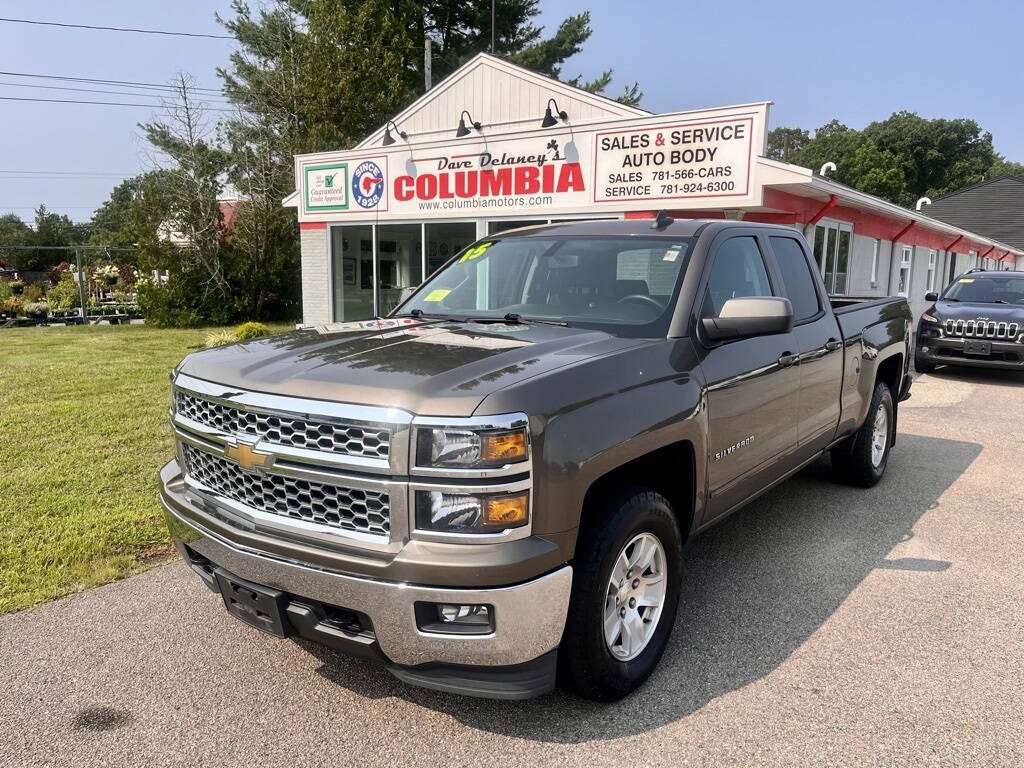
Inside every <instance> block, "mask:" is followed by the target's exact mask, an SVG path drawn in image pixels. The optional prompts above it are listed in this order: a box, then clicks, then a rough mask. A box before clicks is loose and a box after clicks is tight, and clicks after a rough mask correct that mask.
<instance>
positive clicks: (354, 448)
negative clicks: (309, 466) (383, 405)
mask: <svg viewBox="0 0 1024 768" xmlns="http://www.w3.org/2000/svg"><path fill="white" fill-rule="evenodd" d="M174 406H175V411H177V412H178V413H180V414H181V415H182V416H185V417H187V418H189V419H192V421H196V422H198V423H200V424H202V425H203V426H206V427H210V428H211V429H216V430H218V431H220V432H224V433H226V434H229V435H253V436H254V437H258V438H260V439H262V440H267V441H269V442H271V443H276V444H277V445H284V446H290V447H293V448H307V449H309V450H314V451H328V452H331V453H342V454H347V455H349V456H363V457H366V458H370V459H386V458H388V451H389V449H390V447H391V432H390V431H389V430H388V429H386V428H383V427H380V426H377V425H369V424H367V425H360V424H356V423H352V424H334V423H330V422H322V421H313V420H310V419H305V418H300V417H295V416H280V415H274V414H268V413H260V412H258V411H246V410H242V409H240V408H235V407H234V406H230V405H223V404H221V403H217V402H213V401H211V400H206V399H203V398H201V397H196V396H195V395H192V394H190V393H188V392H183V391H181V390H175V392H174Z"/></svg>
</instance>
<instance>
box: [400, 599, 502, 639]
mask: <svg viewBox="0 0 1024 768" xmlns="http://www.w3.org/2000/svg"><path fill="white" fill-rule="evenodd" d="M416 624H417V626H418V627H419V629H420V631H421V632H435V633H441V634H448V635H489V634H490V633H492V632H493V631H494V607H493V606H490V605H473V604H458V603H416Z"/></svg>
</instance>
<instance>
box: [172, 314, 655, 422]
mask: <svg viewBox="0 0 1024 768" xmlns="http://www.w3.org/2000/svg"><path fill="white" fill-rule="evenodd" d="M637 343H638V340H637V339H623V338H618V337H615V336H611V335H610V334H607V333H604V332H601V331H594V330H585V329H580V328H566V327H561V326H552V325H541V324H527V325H518V324H504V323H499V324H489V323H488V324H484V323H470V322H466V323H463V322H451V321H420V320H415V319H413V318H393V319H389V320H371V321H366V322H358V323H336V324H333V325H323V326H316V327H312V328H306V329H302V330H298V331H295V332H292V333H287V334H283V335H280V336H272V337H269V338H266V339H258V340H255V341H249V342H244V343H240V344H232V345H229V346H226V347H219V348H215V349H209V350H204V351H201V352H195V353H193V354H191V355H189V356H188V357H186V358H185V359H184V360H183V361H182V362H181V364H180V365H179V367H178V370H179V371H180V372H182V373H186V374H188V375H189V376H194V377H196V378H200V379H205V380H207V381H211V382H214V383H216V384H223V385H226V386H229V387H238V388H239V389H247V390H252V391H257V392H267V393H272V394H279V395H290V396H293V397H306V398H312V399H320V400H329V401H332V402H344V403H356V404H361V405H378V406H386V407H393V408H401V409H403V410H406V411H409V412H411V413H415V414H419V415H424V416H469V415H472V413H473V411H474V410H475V409H476V407H477V406H478V405H479V404H480V402H481V401H482V400H483V399H484V398H485V397H486V396H487V395H489V394H491V393H492V392H496V391H497V390H499V389H504V388H505V387H508V386H511V385H513V384H516V383H518V382H521V381H523V380H525V379H528V378H532V377H534V376H538V375H542V374H544V373H545V372H548V371H551V370H554V369H556V368H561V367H563V366H566V365H572V364H574V363H577V362H580V361H583V360H586V359H589V358H592V357H595V356H598V355H604V354H608V353H610V352H614V351H616V350H619V349H625V348H627V347H630V346H635V345H636V344H637Z"/></svg>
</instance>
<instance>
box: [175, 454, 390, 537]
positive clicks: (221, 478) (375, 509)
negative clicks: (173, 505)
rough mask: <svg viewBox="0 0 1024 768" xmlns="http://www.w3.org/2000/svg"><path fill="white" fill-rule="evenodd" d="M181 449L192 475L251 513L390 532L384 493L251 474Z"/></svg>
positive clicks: (385, 494) (188, 471) (386, 497)
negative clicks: (249, 508) (250, 509)
mask: <svg viewBox="0 0 1024 768" xmlns="http://www.w3.org/2000/svg"><path fill="white" fill-rule="evenodd" d="M182 450H183V451H184V454H185V469H186V472H187V473H188V474H189V475H190V476H191V477H193V478H195V479H196V480H197V481H199V482H200V483H202V484H203V485H205V486H206V487H208V488H209V489H211V490H212V491H213V492H214V493H217V494H219V495H221V496H224V497H226V498H229V499H232V500H234V501H237V502H239V503H241V504H245V505H246V506H249V507H252V508H253V509H255V510H258V511H260V512H269V513H271V514H275V515H281V516H282V517H289V518H293V519H297V520H305V521H306V522H307V523H318V524H319V525H326V526H329V527H331V528H340V529H342V530H346V531H359V532H361V533H372V534H377V535H380V536H387V535H389V534H390V531H391V498H390V496H389V495H388V493H387V491H374V490H364V489H360V488H345V487H344V486H340V485H328V484H326V483H316V482H312V481H309V480H299V479H296V478H291V477H285V476H283V475H273V474H255V473H251V472H246V471H244V470H243V469H242V468H241V467H239V466H238V465H237V464H235V463H234V462H232V461H228V460H227V459H223V458H221V457H220V456H215V455H213V454H210V453H207V452H206V451H201V450H199V449H197V448H194V447H192V446H191V445H188V444H183V445H182Z"/></svg>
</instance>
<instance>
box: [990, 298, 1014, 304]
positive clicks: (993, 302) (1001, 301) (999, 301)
mask: <svg viewBox="0 0 1024 768" xmlns="http://www.w3.org/2000/svg"><path fill="white" fill-rule="evenodd" d="M1009 303H1010V302H1008V301H1007V300H1006V299H992V301H990V302H989V304H1009Z"/></svg>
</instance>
